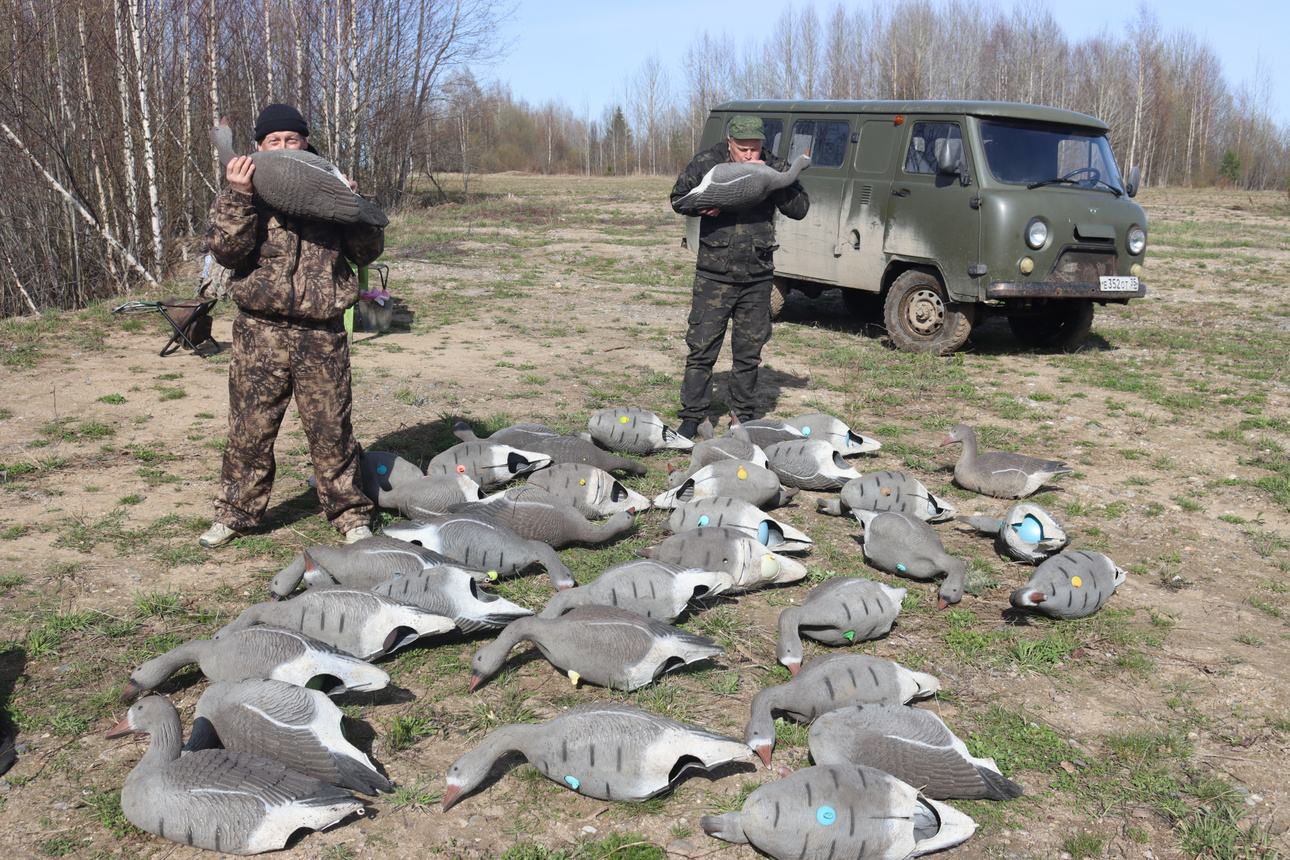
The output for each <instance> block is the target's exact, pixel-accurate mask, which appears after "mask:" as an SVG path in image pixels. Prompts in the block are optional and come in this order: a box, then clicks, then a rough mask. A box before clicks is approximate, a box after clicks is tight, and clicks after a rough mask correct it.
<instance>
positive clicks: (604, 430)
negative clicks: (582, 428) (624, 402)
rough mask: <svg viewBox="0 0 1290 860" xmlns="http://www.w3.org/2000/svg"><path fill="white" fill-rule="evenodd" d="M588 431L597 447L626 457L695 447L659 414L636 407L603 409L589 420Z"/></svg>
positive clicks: (686, 449)
mask: <svg viewBox="0 0 1290 860" xmlns="http://www.w3.org/2000/svg"><path fill="white" fill-rule="evenodd" d="M587 429H588V430H590V431H591V438H592V439H594V440H595V441H596V442H597V443H598V444H600V445H604V446H605V447H606V448H608V449H609V450H610V451H622V452H623V453H625V454H653V453H655V452H656V451H688V450H690V449H691V448H693V447H694V443H693V442H691V441H690V440H689V439H686V438H685V437H684V436H680V435H678V434H677V432H676V431H675V430H673V429H672V428H671V427H668V426H667V425H666V424H664V423H663V419H662V418H660V417H658V415H656V414H654V413H653V412H650V411H649V410H648V409H640V408H638V407H635V406H619V407H616V408H614V409H602V410H600V411H599V412H597V413H596V414H594V415H592V416H591V417H590V418H589V419H587Z"/></svg>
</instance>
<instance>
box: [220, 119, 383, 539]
mask: <svg viewBox="0 0 1290 860" xmlns="http://www.w3.org/2000/svg"><path fill="white" fill-rule="evenodd" d="M308 135H309V129H308V126H306V124H305V121H304V118H303V117H302V116H301V115H300V113H299V112H298V111H297V110H296V109H295V108H293V107H289V106H287V105H277V104H274V105H269V106H268V107H266V108H265V109H264V110H263V111H262V112H261V113H260V116H259V118H258V119H257V120H256V123H255V138H256V144H257V146H258V147H259V149H260V150H271V149H309V150H310V151H313V150H312V149H311V148H310V147H309V142H308ZM254 172H255V165H254V164H253V163H251V159H249V158H247V157H239V158H234V159H232V160H231V161H229V163H228V165H227V167H226V168H225V176H226V178H227V179H228V183H229V184H228V187H226V188H224V190H223V191H221V192H220V194H219V196H217V197H216V198H215V202H214V203H213V204H212V205H211V214H210V227H209V229H208V230H207V233H206V242H207V245H208V246H209V248H210V252H211V255H212V256H213V257H214V258H215V261H216V262H218V263H219V264H220V265H222V266H224V267H226V268H227V269H229V271H230V272H231V273H232V274H231V278H230V279H229V283H228V292H229V295H230V296H232V298H233V300H234V301H235V302H236V303H237V306H238V310H239V311H240V313H239V314H238V316H237V319H235V320H234V321H233V355H232V361H231V363H230V366H229V376H228V394H229V419H228V444H227V445H226V446H225V448H224V464H223V468H222V470H221V474H220V488H219V491H218V492H217V493H216V496H215V521H214V523H213V524H212V525H211V527H210V530H209V531H207V532H206V533H205V534H203V535H202V536H201V539H200V543H201V545H202V546H205V547H212V548H213V547H217V546H222V545H224V544H226V543H228V542H229V541H231V540H232V539H233V538H235V537H237V536H238V535H239V534H241V533H244V532H246V531H249V530H251V529H253V528H255V527H256V526H258V525H259V524H260V520H261V519H262V518H263V516H264V512H265V510H266V509H267V508H268V504H269V493H270V491H271V490H272V489H273V477H274V473H275V471H276V463H275V461H274V456H273V444H274V441H275V440H276V439H277V436H278V429H279V427H281V425H282V418H283V416H284V415H285V414H286V411H287V406H288V405H289V404H290V402H291V398H292V396H293V395H294V396H295V399H296V409H297V410H298V411H299V413H300V423H301V424H302V425H303V426H304V431H305V436H306V437H307V438H308V440H309V451H310V455H311V457H312V459H313V465H314V475H315V477H316V479H317V486H318V497H319V499H320V500H321V501H322V505H323V508H324V510H325V511H326V513H327V519H328V520H329V521H330V522H331V523H332V525H334V526H335V527H336V528H337V530H339V531H340V532H342V533H343V534H344V535H345V539H346V540H347V541H349V542H351V543H352V542H354V541H356V540H359V539H361V538H364V537H369V536H370V535H371V534H372V532H371V529H370V528H369V521H370V518H371V513H372V502H371V501H370V500H369V499H368V498H367V496H365V495H364V494H363V491H362V489H361V486H360V483H359V474H358V459H359V453H360V449H359V445H358V440H357V439H355V438H354V430H353V426H352V424H351V409H352V400H351V390H350V374H349V340H348V336H347V335H346V333H345V326H344V321H343V320H344V313H345V310H346V309H347V308H348V307H349V306H350V305H352V304H354V302H355V301H356V300H357V299H358V284H357V280H356V278H355V277H354V274H353V272H352V271H351V269H350V265H349V262H347V261H352V262H353V263H354V264H355V265H360V266H364V265H367V264H368V263H370V262H372V261H373V260H375V259H376V258H377V257H379V256H380V255H381V251H382V250H384V247H385V234H384V232H383V231H382V229H381V228H379V227H368V226H363V225H354V226H340V225H336V224H329V223H323V222H320V221H309V220H304V219H300V218H295V217H291V216H288V215H285V214H283V213H282V212H279V211H277V210H275V209H271V208H269V207H268V206H267V205H266V204H265V203H264V202H263V201H262V200H260V198H258V197H255V196H252V193H251V192H252V187H253V185H252V181H251V177H252V174H253V173H254ZM350 186H351V188H355V183H353V182H351V183H350Z"/></svg>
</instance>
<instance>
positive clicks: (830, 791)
mask: <svg viewBox="0 0 1290 860" xmlns="http://www.w3.org/2000/svg"><path fill="white" fill-rule="evenodd" d="M699 826H700V827H702V828H703V831H704V832H705V833H707V834H708V835H709V836H712V837H715V838H717V839H724V840H725V841H727V842H737V843H744V842H751V843H752V844H753V845H754V846H755V847H756V848H757V849H758V850H759V851H761V852H763V853H765V854H767V855H769V856H771V857H774V858H775V860H836V858H840V857H847V858H851V860H905V858H907V857H917V856H919V855H922V854H929V853H931V852H933V851H941V850H943V849H945V848H949V847H951V846H954V845H958V844H959V843H961V842H963V841H965V840H966V839H967V838H968V837H969V836H971V835H972V834H973V833H974V832H976V822H975V821H973V820H972V819H971V818H969V817H967V816H966V815H964V814H963V813H961V812H959V811H958V810H956V809H954V808H953V807H950V806H947V805H946V804H944V803H941V802H940V801H937V800H932V799H930V798H927V797H923V796H922V795H921V794H919V793H918V789H916V788H914V787H913V786H910V785H906V784H905V783H903V782H901V781H900V780H898V779H896V778H895V777H894V776H891V775H889V774H886V773H883V772H882V771H880V770H877V769H876V768H871V767H865V766H863V765H819V766H817V767H808V768H803V769H802V770H799V771H797V772H796V773H793V774H790V775H789V776H786V777H784V778H783V779H777V780H775V781H774V782H771V783H767V784H766V785H763V786H761V787H760V788H758V789H757V790H756V791H754V792H753V793H752V794H750V795H748V799H747V800H745V801H744V805H743V809H742V810H740V811H737V812H727V813H725V814H724V815H705V816H703V818H701V819H700V820H699Z"/></svg>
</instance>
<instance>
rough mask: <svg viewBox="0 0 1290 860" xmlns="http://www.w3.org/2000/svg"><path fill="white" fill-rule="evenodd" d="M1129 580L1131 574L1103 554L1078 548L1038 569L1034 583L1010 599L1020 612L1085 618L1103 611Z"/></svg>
mask: <svg viewBox="0 0 1290 860" xmlns="http://www.w3.org/2000/svg"><path fill="white" fill-rule="evenodd" d="M1126 579H1128V574H1127V573H1125V572H1124V571H1123V570H1122V569H1121V568H1119V567H1118V566H1116V564H1115V562H1113V561H1111V559H1109V558H1107V557H1106V556H1104V555H1102V553H1100V552H1091V551H1089V550H1083V549H1077V550H1072V551H1071V552H1063V553H1059V554H1057V555H1055V556H1053V557H1052V558H1050V559H1048V560H1047V561H1045V562H1044V563H1043V564H1041V565H1039V567H1037V568H1035V572H1034V573H1032V574H1031V575H1030V581H1029V582H1027V583H1026V584H1025V585H1023V586H1022V587H1021V588H1018V589H1017V590H1015V591H1013V592H1012V596H1011V598H1010V600H1011V602H1012V605H1013V606H1015V607H1016V608H1018V609H1030V610H1034V611H1035V612H1042V613H1043V614H1044V615H1050V616H1052V617H1053V618H1066V619H1072V618H1084V617H1086V616H1089V615H1092V614H1093V613H1094V612H1097V611H1098V610H1099V609H1101V608H1102V606H1103V605H1104V604H1105V603H1106V601H1108V600H1110V599H1111V595H1112V594H1115V590H1116V589H1117V588H1119V587H1120V586H1121V585H1123V584H1124V582H1125V580H1126Z"/></svg>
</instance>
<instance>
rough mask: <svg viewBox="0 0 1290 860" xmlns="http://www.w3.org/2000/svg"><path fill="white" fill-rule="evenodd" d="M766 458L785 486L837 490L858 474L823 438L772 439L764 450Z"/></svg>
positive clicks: (858, 475)
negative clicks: (776, 440) (772, 442)
mask: <svg viewBox="0 0 1290 860" xmlns="http://www.w3.org/2000/svg"><path fill="white" fill-rule="evenodd" d="M766 457H767V459H769V460H770V470H771V471H772V472H774V473H775V474H776V475H778V476H779V480H780V483H782V484H784V486H786V487H797V488H798V489H802V490H837V489H841V487H842V485H843V484H845V483H847V482H848V481H851V480H854V479H856V478H858V477H860V473H859V472H857V471H856V470H855V469H854V468H852V466H851V464H850V463H848V462H847V461H846V460H845V459H843V457H842V455H841V454H839V453H838V452H837V451H835V450H833V445H832V444H830V443H829V442H828V440H826V439H797V440H794V441H791V442H776V443H775V444H774V445H771V446H770V447H768V448H767V449H766Z"/></svg>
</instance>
